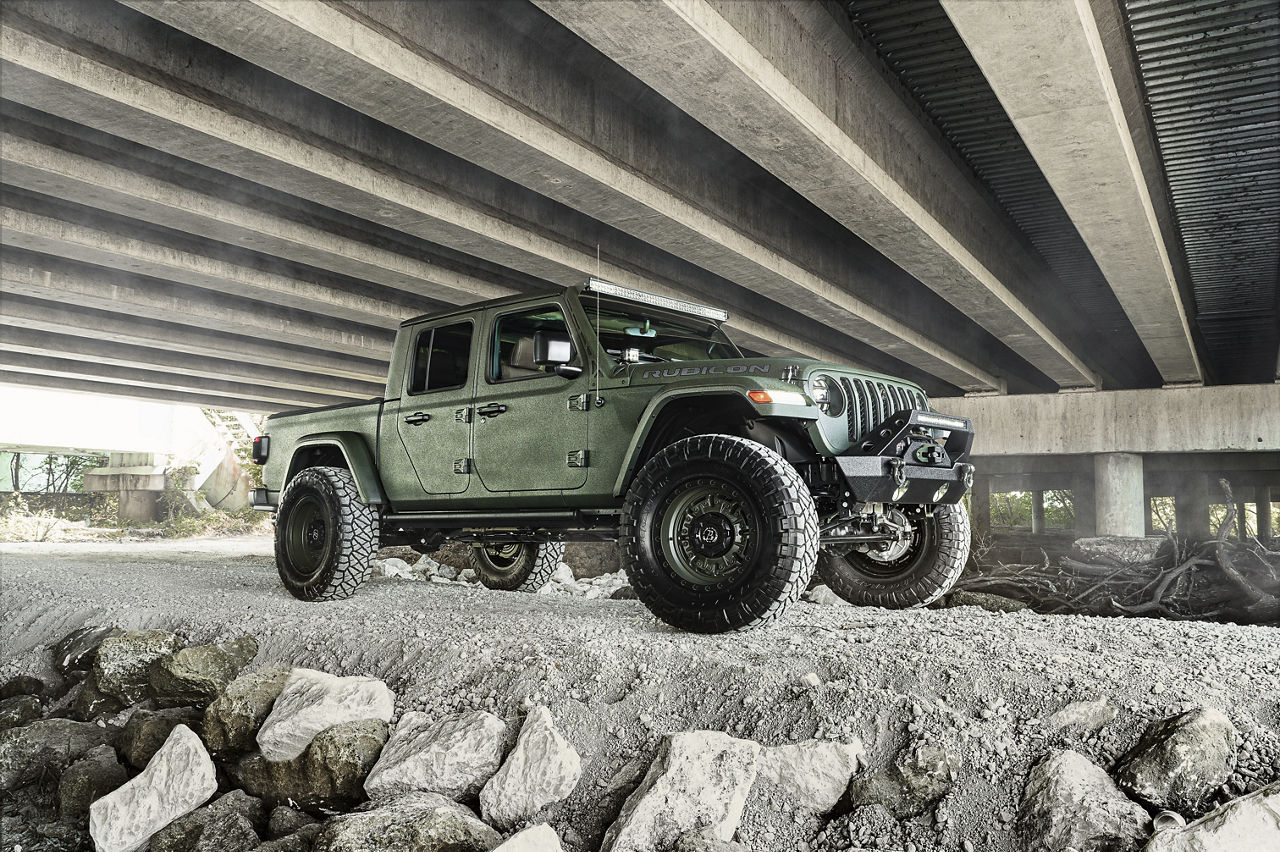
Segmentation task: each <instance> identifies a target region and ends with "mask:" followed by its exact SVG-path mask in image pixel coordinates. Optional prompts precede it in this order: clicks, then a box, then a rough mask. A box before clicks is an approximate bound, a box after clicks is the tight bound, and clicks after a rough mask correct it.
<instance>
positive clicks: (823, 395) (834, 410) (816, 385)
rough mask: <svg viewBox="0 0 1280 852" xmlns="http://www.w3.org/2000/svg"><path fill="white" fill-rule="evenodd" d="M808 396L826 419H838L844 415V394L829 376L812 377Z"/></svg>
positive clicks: (836, 382)
mask: <svg viewBox="0 0 1280 852" xmlns="http://www.w3.org/2000/svg"><path fill="white" fill-rule="evenodd" d="M809 396H811V397H813V401H814V402H815V403H817V406H818V410H819V411H821V412H822V413H823V414H825V415H827V416H828V417H839V416H840V415H841V414H843V413H844V393H843V392H841V390H840V383H839V382H838V381H836V379H835V378H833V377H831V376H825V375H823V376H814V377H813V379H811V380H810V381H809Z"/></svg>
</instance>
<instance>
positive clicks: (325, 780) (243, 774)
mask: <svg viewBox="0 0 1280 852" xmlns="http://www.w3.org/2000/svg"><path fill="white" fill-rule="evenodd" d="M386 741H387V723H386V722H384V721H382V720H381V719H362V720H360V721H358V722H344V723H342V724H340V725H335V726H333V727H332V728H327V729H325V730H324V731H321V732H320V733H319V734H318V735H317V736H316V737H315V739H314V740H312V741H311V744H310V745H308V746H307V748H306V750H305V751H303V752H302V754H300V755H298V756H297V757H295V758H294V759H293V760H285V761H272V760H267V759H266V757H265V756H264V755H262V754H261V753H259V752H254V753H252V754H248V755H245V756H244V757H242V758H241V759H240V760H239V761H238V762H237V763H235V764H233V765H232V766H230V767H228V771H229V772H230V773H231V776H232V777H233V778H234V779H235V780H236V782H237V783H238V784H239V785H240V786H241V787H243V788H244V789H245V790H247V791H248V792H250V793H252V794H253V795H255V796H260V797H261V798H263V799H265V800H267V801H268V802H269V803H271V804H272V805H280V804H295V805H297V806H299V807H303V808H313V807H321V806H323V807H337V806H348V805H352V804H355V803H357V802H360V801H363V800H364V798H365V793H364V780H365V778H366V777H367V776H368V774H369V770H370V769H372V768H373V765H374V764H375V763H376V762H377V760H378V753H379V752H380V751H382V746H383V744H385V743H386Z"/></svg>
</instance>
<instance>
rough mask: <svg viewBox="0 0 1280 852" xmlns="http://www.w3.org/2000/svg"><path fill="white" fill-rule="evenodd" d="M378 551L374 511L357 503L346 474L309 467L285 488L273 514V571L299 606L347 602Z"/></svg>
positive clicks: (353, 489)
mask: <svg viewBox="0 0 1280 852" xmlns="http://www.w3.org/2000/svg"><path fill="white" fill-rule="evenodd" d="M377 550H378V510H377V509H375V508H374V507H372V506H369V505H368V504H366V503H364V502H362V501H361V500H360V494H359V492H358V491H357V490H356V481H355V479H354V478H353V477H352V476H351V471H349V470H343V469H342V468H338V467H309V468H307V469H306V470H303V471H302V472H301V473H299V474H298V475H297V476H295V477H294V478H293V479H291V480H289V484H288V485H286V486H285V489H284V493H283V494H281V495H280V511H279V513H278V514H277V515H276V569H277V570H278V571H279V572H280V581H281V582H282V583H283V584H284V587H285V588H286V589H288V590H289V594H291V595H293V596H294V597H295V598H298V599H300V600H304V601H336V600H341V599H342V598H349V597H351V596H352V595H353V594H355V591H356V589H357V588H359V586H360V584H361V583H363V582H364V581H365V579H366V578H367V577H368V576H369V562H370V560H371V559H373V554H374V553H375V552H377Z"/></svg>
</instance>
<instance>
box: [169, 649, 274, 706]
mask: <svg viewBox="0 0 1280 852" xmlns="http://www.w3.org/2000/svg"><path fill="white" fill-rule="evenodd" d="M257 654H258V643H257V641H256V640H255V639H254V638H253V637H252V636H241V637H240V638H239V639H235V640H233V641H231V642H223V643H222V644H220V645H196V646H195V647H192V648H183V649H182V650H181V651H178V652H177V653H175V654H174V655H173V656H170V657H164V658H162V659H160V660H158V661H157V662H156V663H155V664H154V665H153V666H152V667H151V691H152V694H153V695H154V696H155V699H156V703H157V704H159V705H160V706H161V707H205V706H207V705H208V704H209V702H211V701H213V700H214V699H215V698H217V697H218V696H219V695H220V694H221V693H222V690H223V689H225V688H226V686H227V684H229V683H231V681H233V680H235V677H236V675H238V674H240V672H241V670H242V669H244V667H245V666H247V665H249V663H251V662H253V658H254V657H255V656H257Z"/></svg>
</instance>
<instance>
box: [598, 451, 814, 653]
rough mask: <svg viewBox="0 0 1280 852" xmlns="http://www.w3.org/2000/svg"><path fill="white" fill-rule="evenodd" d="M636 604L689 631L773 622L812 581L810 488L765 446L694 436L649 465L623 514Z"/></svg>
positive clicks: (626, 554) (625, 550)
mask: <svg viewBox="0 0 1280 852" xmlns="http://www.w3.org/2000/svg"><path fill="white" fill-rule="evenodd" d="M621 533H622V534H621V545H622V558H623V566H624V567H625V569H626V572H627V576H628V578H630V580H631V585H632V587H633V588H634V589H635V592H636V597H638V598H639V599H640V601H641V602H642V603H643V604H644V605H645V606H647V607H648V608H649V610H650V611H651V612H653V614H654V615H656V616H657V617H658V618H660V619H662V620H663V621H665V622H667V623H668V624H670V625H672V626H674V627H678V628H680V629H682V630H690V631H694V632H698V633H720V632H724V631H728V630H740V629H743V628H747V627H754V626H756V625H759V624H762V623H765V622H768V621H772V620H774V619H776V618H777V617H778V616H779V615H780V614H781V613H782V611H783V610H784V609H785V608H786V606H787V605H788V604H789V603H791V602H792V601H794V600H795V599H796V598H797V597H799V595H800V593H801V592H802V591H804V589H805V587H806V586H807V585H808V583H809V578H810V576H811V575H812V574H813V566H814V561H815V560H816V558H817V551H818V516H817V511H816V510H815V509H814V505H813V498H812V497H811V496H810V494H809V489H808V488H807V487H806V486H805V483H804V480H802V479H801V478H800V475H799V474H798V473H797V472H796V470H795V468H793V467H792V466H791V465H790V464H789V463H788V462H787V461H786V460H785V459H784V458H782V456H780V455H778V454H777V453H775V452H774V451H773V450H771V449H769V448H768V447H765V446H762V445H760V444H757V443H755V442H754V441H748V440H746V439H744V438H738V437H734V436H732V435H696V436H694V437H692V438H685V439H683V440H680V441H676V442H675V443H674V444H671V445H670V446H668V447H666V448H665V449H663V450H662V451H661V452H659V453H658V454H657V455H655V456H654V457H653V458H652V459H650V460H649V461H648V462H647V463H646V464H645V466H644V467H643V468H641V470H640V472H639V473H638V474H637V475H636V478H635V480H634V481H633V482H632V483H631V487H630V488H629V489H628V490H627V497H626V502H625V503H624V505H623V509H622V525H621Z"/></svg>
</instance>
